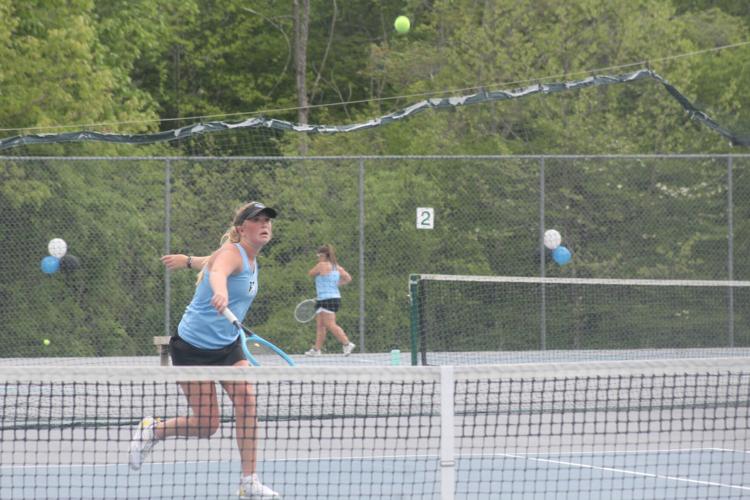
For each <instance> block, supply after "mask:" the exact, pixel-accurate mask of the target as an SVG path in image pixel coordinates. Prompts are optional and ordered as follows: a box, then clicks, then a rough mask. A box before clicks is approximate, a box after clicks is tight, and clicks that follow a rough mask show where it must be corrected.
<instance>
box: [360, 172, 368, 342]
mask: <svg viewBox="0 0 750 500" xmlns="http://www.w3.org/2000/svg"><path fill="white" fill-rule="evenodd" d="M359 351H360V352H367V349H366V348H365V160H364V159H362V158H360V159H359Z"/></svg>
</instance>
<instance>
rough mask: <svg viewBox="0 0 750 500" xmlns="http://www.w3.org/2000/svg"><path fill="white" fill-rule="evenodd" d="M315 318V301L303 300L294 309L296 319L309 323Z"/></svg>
mask: <svg viewBox="0 0 750 500" xmlns="http://www.w3.org/2000/svg"><path fill="white" fill-rule="evenodd" d="M314 317H315V299H307V300H303V301H302V302H300V303H299V304H297V307H295V308H294V319H296V320H297V321H299V322H300V323H307V322H308V321H310V320H312V319H313V318H314Z"/></svg>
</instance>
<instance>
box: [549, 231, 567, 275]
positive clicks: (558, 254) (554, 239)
mask: <svg viewBox="0 0 750 500" xmlns="http://www.w3.org/2000/svg"><path fill="white" fill-rule="evenodd" d="M560 243H562V236H560V233H559V232H558V231H556V230H555V229H548V230H547V231H545V232H544V246H545V247H547V248H548V249H550V250H552V259H553V260H554V261H555V262H557V263H558V264H559V265H561V266H564V265H565V264H567V263H568V262H570V259H571V257H573V254H572V253H570V250H568V249H567V248H566V247H564V246H562V245H561V244H560Z"/></svg>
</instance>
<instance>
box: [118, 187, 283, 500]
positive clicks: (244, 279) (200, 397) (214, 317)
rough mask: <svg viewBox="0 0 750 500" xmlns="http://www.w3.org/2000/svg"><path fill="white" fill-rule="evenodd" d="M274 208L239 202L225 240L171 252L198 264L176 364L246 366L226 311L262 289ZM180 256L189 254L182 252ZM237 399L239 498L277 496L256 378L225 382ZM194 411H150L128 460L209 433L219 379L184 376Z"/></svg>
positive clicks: (243, 309)
mask: <svg viewBox="0 0 750 500" xmlns="http://www.w3.org/2000/svg"><path fill="white" fill-rule="evenodd" d="M274 217H276V210H274V209H273V208H270V207H266V206H265V205H263V204H261V203H258V202H251V203H248V204H246V205H244V206H242V207H240V208H239V209H238V210H237V212H236V213H235V216H234V219H233V221H232V226H231V227H230V229H229V230H228V231H227V233H226V234H225V235H224V236H223V237H222V240H221V246H220V247H219V248H218V249H217V250H216V251H215V252H214V253H213V254H211V255H210V256H207V257H189V256H177V255H167V256H164V257H162V261H163V262H164V264H165V265H166V266H167V267H168V268H170V269H173V268H175V267H178V264H177V262H178V261H184V265H185V267H187V268H191V267H196V268H198V267H200V269H201V272H200V274H199V275H198V285H197V287H196V289H195V294H194V295H193V299H192V300H191V301H190V304H189V305H188V306H187V308H186V309H185V313H184V314H183V316H182V320H181V321H180V324H179V326H178V328H177V332H178V335H176V336H174V337H172V339H171V340H170V344H169V354H170V356H171V358H172V364H173V365H225V366H226V365H231V366H248V362H247V360H246V359H245V356H244V355H243V352H242V346H241V345H240V343H239V342H240V339H239V334H238V332H237V331H236V330H235V329H234V327H233V326H232V325H231V324H230V323H229V321H227V320H226V319H225V318H224V317H223V316H222V314H221V313H222V312H223V311H224V309H225V308H227V307H229V308H230V310H231V311H232V312H233V313H234V314H235V315H236V316H237V317H238V318H244V317H245V315H246V314H247V311H248V310H249V309H250V306H251V305H252V302H253V299H254V298H255V295H256V293H257V291H258V265H257V263H256V261H255V257H256V256H257V255H258V253H259V252H260V250H261V249H262V248H263V247H264V246H265V245H266V243H268V242H269V241H270V240H271V237H272V235H273V221H272V220H273V218H274ZM181 257H185V258H184V259H182V258H181ZM221 385H222V387H223V389H224V390H225V391H226V392H227V394H228V395H229V397H230V399H231V400H232V403H233V405H234V413H235V429H236V434H237V445H238V448H239V451H240V460H241V462H242V478H241V480H240V489H239V491H238V492H237V495H238V496H239V497H240V498H275V497H278V496H279V495H278V493H276V492H275V491H273V490H272V489H271V488H269V487H267V486H265V485H263V484H262V483H261V482H260V480H259V479H258V476H257V475H256V444H257V443H256V417H255V415H256V410H255V392H254V389H253V386H252V385H251V384H249V383H246V382H221ZM180 387H181V389H182V391H183V392H184V393H185V397H186V398H187V401H188V405H189V406H190V410H191V413H190V415H189V416H186V417H176V418H170V419H167V420H160V419H157V418H153V417H147V418H144V419H143V420H142V421H141V423H140V424H139V425H138V427H137V429H136V431H135V433H134V435H133V441H132V443H131V453H130V466H131V468H133V469H140V467H141V464H142V463H143V460H144V459H145V458H146V456H147V455H148V454H149V453H150V452H151V450H152V449H153V447H154V445H155V444H156V443H158V442H159V441H161V440H163V439H166V438H168V437H172V436H194V437H201V438H207V437H210V436H211V435H213V434H214V433H215V432H216V431H217V430H218V428H219V424H220V414H221V411H220V408H219V403H218V399H217V394H216V384H215V383H213V382H181V383H180Z"/></svg>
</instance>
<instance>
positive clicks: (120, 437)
mask: <svg viewBox="0 0 750 500" xmlns="http://www.w3.org/2000/svg"><path fill="white" fill-rule="evenodd" d="M0 380H3V381H4V382H3V383H0V402H1V403H2V408H3V412H2V417H0V429H1V430H0V438H1V439H2V441H1V444H0V464H1V465H0V498H4V499H5V498H13V499H17V498H34V499H37V498H105V497H106V498H232V496H233V495H234V492H235V491H236V489H237V486H238V483H239V476H240V463H239V453H238V451H237V445H236V442H235V432H234V418H233V416H232V406H231V403H230V402H229V401H227V399H226V397H222V398H221V400H220V407H221V416H222V423H221V425H220V427H219V429H218V431H217V432H216V434H214V435H213V436H212V437H211V438H207V439H197V438H172V439H168V440H165V441H163V442H161V443H159V444H158V445H157V446H156V447H155V449H154V452H153V454H152V455H151V456H150V457H149V458H148V460H147V461H146V463H145V464H144V465H143V467H142V468H141V470H139V471H133V470H130V468H129V467H128V456H129V447H130V440H131V434H132V429H133V426H134V425H135V424H136V423H137V422H138V421H139V420H140V418H141V417H143V416H145V415H156V416H161V417H170V416H175V415H185V414H187V412H188V409H187V406H186V403H185V398H184V396H182V395H181V393H180V391H179V389H178V386H177V381H185V380H225V381H237V380H252V381H253V385H254V387H255V392H256V396H257V413H258V419H259V421H258V426H257V436H258V443H257V453H258V473H259V474H260V477H261V480H262V481H263V482H264V483H265V484H267V485H268V486H270V487H272V488H273V489H274V490H276V491H278V492H279V493H281V494H282V496H283V498H305V499H310V498H321V499H322V498H326V499H330V498H342V499H343V498H373V499H376V498H377V499H393V498H404V499H406V498H409V499H412V498H430V499H434V498H466V499H474V498H487V499H489V498H520V499H558V498H571V499H574V498H575V499H581V498H591V499H594V498H633V499H635V498H639V499H640V498H654V499H657V498H674V499H678V498H680V499H681V498H747V497H749V496H750V449H749V448H748V443H750V358H740V357H734V358H722V359H678V360H661V361H654V360H646V361H610V362H586V363H583V362H577V363H545V364H515V365H505V366H503V365H490V366H464V367H458V366H457V367H450V366H443V367H408V366H407V367H384V366H378V367H364V366H351V367H348V366H335V367H333V366H328V367H326V366H299V367H296V368H260V369H259V368H248V369H238V368H203V367H190V368H176V367H158V366H155V367H138V368H137V369H134V368H133V367H126V368H119V367H82V366H70V367H64V368H52V367H34V368H31V367H0Z"/></svg>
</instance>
